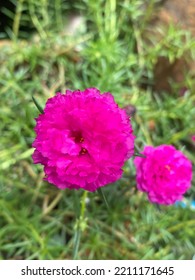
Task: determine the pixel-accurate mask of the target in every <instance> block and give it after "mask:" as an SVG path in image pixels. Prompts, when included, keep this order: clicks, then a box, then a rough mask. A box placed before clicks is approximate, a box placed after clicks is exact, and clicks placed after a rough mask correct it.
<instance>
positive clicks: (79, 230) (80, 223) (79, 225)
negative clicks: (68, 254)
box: [73, 191, 87, 260]
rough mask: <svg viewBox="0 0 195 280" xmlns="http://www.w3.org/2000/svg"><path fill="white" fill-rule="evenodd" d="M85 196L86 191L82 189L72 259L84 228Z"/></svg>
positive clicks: (77, 248) (76, 252)
mask: <svg viewBox="0 0 195 280" xmlns="http://www.w3.org/2000/svg"><path fill="white" fill-rule="evenodd" d="M86 198H87V191H84V193H83V196H82V198H81V209H80V217H79V219H78V220H77V221H76V229H75V235H74V248H73V260H76V259H77V255H78V250H79V245H80V239H81V233H82V231H84V229H85V226H86V224H85V209H86Z"/></svg>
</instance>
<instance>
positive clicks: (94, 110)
mask: <svg viewBox="0 0 195 280" xmlns="http://www.w3.org/2000/svg"><path fill="white" fill-rule="evenodd" d="M36 122H37V124H36V127H35V131H36V134H37V136H36V139H35V141H34V143H33V147H35V148H36V149H35V151H34V154H33V160H34V163H41V164H42V165H44V171H45V175H46V177H45V179H46V180H47V181H48V182H50V183H53V184H54V185H56V186H57V187H58V188H60V189H64V188H71V189H79V188H83V189H85V190H88V191H95V190H96V189H97V188H99V187H102V186H104V185H106V184H108V183H112V182H114V181H116V180H117V179H119V178H120V177H121V175H122V172H123V170H122V167H123V165H124V162H125V161H126V160H127V159H128V158H130V157H131V156H132V155H133V153H134V138H135V136H134V135H133V134H132V133H133V131H132V127H131V124H130V120H129V117H128V116H127V114H126V112H125V110H122V109H120V108H119V107H118V105H117V104H116V103H115V101H114V98H113V96H112V95H111V94H110V93H108V92H107V93H104V94H100V92H99V90H97V89H96V88H88V89H86V90H84V91H80V90H76V91H73V92H72V91H70V90H67V91H66V94H61V93H57V95H56V96H55V97H53V98H50V99H49V100H48V101H47V103H46V106H45V109H44V113H43V114H41V115H39V117H38V118H37V119H36Z"/></svg>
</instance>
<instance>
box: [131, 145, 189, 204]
mask: <svg viewBox="0 0 195 280" xmlns="http://www.w3.org/2000/svg"><path fill="white" fill-rule="evenodd" d="M143 154H144V155H146V158H140V157H137V158H135V160H134V163H135V166H136V169H137V177H136V179H137V187H138V189H139V190H141V191H143V192H147V193H148V198H149V200H150V201H151V202H153V203H158V204H167V205H168V204H173V203H175V201H177V200H181V199H182V196H183V194H184V193H185V192H186V191H187V190H188V189H189V188H190V183H191V179H192V164H191V162H190V161H189V160H188V159H187V157H186V156H185V155H184V154H182V152H181V151H178V150H176V149H175V148H174V147H173V146H171V145H161V146H158V147H156V148H155V147H151V146H146V147H145V148H144V151H143Z"/></svg>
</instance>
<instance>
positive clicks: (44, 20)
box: [0, 0, 195, 259]
mask: <svg viewBox="0 0 195 280" xmlns="http://www.w3.org/2000/svg"><path fill="white" fill-rule="evenodd" d="M171 1H172V3H174V2H175V1H174V0H170V1H169V3H170V2H171ZM183 1H184V0H183ZM184 2H185V1H184ZM192 2H193V1H192ZM166 3H167V1H159V0H151V1H149V0H147V1H141V0H129V1H127V0H119V1H116V0H107V1H102V0H99V1H92V0H82V1H78V0H76V1H63V0H53V1H49V0H39V1H36V0H18V1H16V0H10V1H1V4H0V5H1V6H0V9H1V11H0V23H1V24H0V38H1V39H0V131H1V138H0V259H72V251H73V246H74V233H75V223H76V220H77V219H78V217H79V211H80V202H81V200H82V196H83V191H82V190H80V191H73V190H68V189H67V190H64V191H61V190H58V189H57V188H56V187H54V186H52V185H50V184H48V183H47V182H44V181H43V180H42V179H43V176H44V174H43V172H42V167H41V166H35V165H33V163H32V159H31V155H32V152H33V149H32V147H31V144H32V142H33V139H34V137H35V133H34V130H33V128H34V126H35V120H34V118H35V117H37V116H38V114H39V112H38V111H37V109H36V107H35V106H34V104H33V102H32V98H31V97H32V95H34V96H35V97H36V99H37V100H38V101H39V103H40V104H41V105H42V106H44V104H45V102H46V100H47V99H48V98H49V97H51V96H53V95H54V94H55V92H57V91H61V92H65V90H66V89H72V90H73V89H78V88H79V89H81V90H83V89H85V88H86V87H97V88H99V89H100V90H101V92H104V91H110V92H111V93H112V94H113V95H114V97H115V100H116V102H118V104H119V105H120V107H124V106H127V105H129V104H131V105H132V106H134V107H135V108H136V113H135V114H134V116H133V117H132V125H133V128H134V134H135V135H136V137H137V138H136V145H137V146H138V147H139V148H140V149H142V148H143V147H144V145H154V146H157V145H160V144H163V143H165V144H172V145H174V146H175V147H176V148H178V149H181V150H182V151H183V152H184V153H185V154H186V155H187V156H188V158H189V159H190V160H191V161H192V162H193V164H194V163H195V144H194V142H193V141H192V140H191V136H192V135H194V134H195V106H194V105H195V80H194V76H195V73H194V72H193V69H194V68H193V67H194V57H195V39H194V38H195V37H193V29H192V28H191V25H190V26H188V25H187V26H186V24H185V22H182V21H181V20H180V24H181V25H177V18H176V20H175V19H174V18H173V16H172V12H171V11H168V8H167V6H166V5H167V4H166ZM182 3H183V2H182V1H181V4H182ZM192 4H193V3H192ZM178 5H179V4H178ZM178 5H177V8H175V9H178ZM188 8H189V7H188ZM194 8H195V7H194ZM181 9H182V11H183V12H184V9H183V8H182V7H181ZM173 11H175V10H174V6H173ZM166 13H167V14H166ZM169 13H170V14H169ZM186 13H187V11H186ZM171 19H172V20H171ZM194 23H195V21H194ZM192 25H193V23H192ZM104 193H105V195H106V197H107V200H108V202H109V205H110V208H111V211H110V213H109V212H108V211H107V209H106V206H105V204H104V202H103V201H102V199H101V198H100V197H99V195H98V194H97V193H87V197H84V199H85V200H84V201H86V211H85V216H84V219H83V231H82V235H81V243H80V247H79V251H78V258H79V259H192V258H193V256H194V255H195V209H193V208H192V207H190V203H191V201H192V200H195V183H194V181H193V184H192V187H191V189H190V191H188V193H187V194H186V196H185V197H186V201H187V206H186V207H185V208H182V207H180V206H175V205H173V206H169V207H161V209H160V211H159V210H158V209H157V208H156V207H155V205H152V204H150V203H149V201H148V200H147V196H146V194H143V193H141V192H138V191H137V190H136V183H135V168H134V166H133V160H132V159H130V160H129V161H128V162H127V163H126V164H125V166H124V176H123V178H122V179H121V180H119V181H118V182H117V183H115V184H113V185H109V186H107V187H106V188H104Z"/></svg>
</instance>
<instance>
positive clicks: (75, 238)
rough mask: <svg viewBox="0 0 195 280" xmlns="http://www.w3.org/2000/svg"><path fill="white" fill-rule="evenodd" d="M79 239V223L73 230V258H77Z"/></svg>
mask: <svg viewBox="0 0 195 280" xmlns="http://www.w3.org/2000/svg"><path fill="white" fill-rule="evenodd" d="M80 239H81V230H80V228H79V225H78V226H77V229H76V232H75V236H74V249H73V260H76V259H77V255H78V250H79V244H80Z"/></svg>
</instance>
